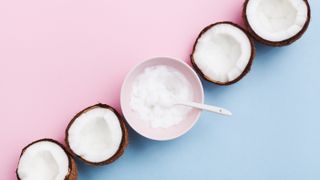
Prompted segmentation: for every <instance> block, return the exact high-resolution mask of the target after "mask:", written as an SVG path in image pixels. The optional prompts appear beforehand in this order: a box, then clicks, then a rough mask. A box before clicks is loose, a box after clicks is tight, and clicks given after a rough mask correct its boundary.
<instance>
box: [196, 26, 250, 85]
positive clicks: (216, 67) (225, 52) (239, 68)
mask: <svg viewBox="0 0 320 180" xmlns="http://www.w3.org/2000/svg"><path fill="white" fill-rule="evenodd" d="M251 53H252V47H251V43H250V40H249V38H248V36H247V35H246V34H245V32H243V31H242V30H241V29H240V28H238V27H236V26H234V25H232V24H228V23H222V24H216V25H214V26H212V27H211V28H210V29H208V30H207V31H206V32H204V33H203V34H202V35H201V37H199V38H198V41H197V44H196V46H195V50H194V53H193V61H194V63H195V64H196V65H197V67H198V68H199V69H200V71H201V72H202V73H203V74H204V75H205V76H206V77H207V78H208V79H210V80H212V81H215V82H220V83H227V82H231V81H233V80H235V79H237V78H238V77H239V76H240V75H241V74H242V73H243V71H244V70H245V68H246V67H247V65H248V63H249V61H250V58H251Z"/></svg>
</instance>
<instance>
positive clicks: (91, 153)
mask: <svg viewBox="0 0 320 180" xmlns="http://www.w3.org/2000/svg"><path fill="white" fill-rule="evenodd" d="M121 140H122V130H121V125H120V122H119V119H118V117H117V116H116V114H115V113H114V112H113V111H112V110H110V109H107V108H101V107H96V108H94V109H90V110H89V111H86V112H84V113H82V114H81V115H80V116H79V117H78V118H76V119H75V121H74V122H73V123H72V125H71V126H70V128H69V130H68V142H69V146H70V148H71V149H72V151H73V152H74V153H75V154H77V155H78V156H80V157H81V158H82V159H84V160H86V161H88V162H92V163H99V162H103V161H105V160H108V159H109V158H111V157H112V156H113V155H114V154H116V152H117V151H118V149H119V148H120V144H121Z"/></svg>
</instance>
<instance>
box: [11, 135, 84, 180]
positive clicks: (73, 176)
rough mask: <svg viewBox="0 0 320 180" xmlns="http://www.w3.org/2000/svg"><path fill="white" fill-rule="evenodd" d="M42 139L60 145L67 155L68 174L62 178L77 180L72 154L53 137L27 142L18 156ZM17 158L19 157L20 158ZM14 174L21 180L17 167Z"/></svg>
mask: <svg viewBox="0 0 320 180" xmlns="http://www.w3.org/2000/svg"><path fill="white" fill-rule="evenodd" d="M42 141H49V142H52V143H55V144H57V145H58V146H60V147H61V148H62V149H63V150H64V152H65V153H66V154H67V156H68V160H69V171H68V174H67V175H66V177H65V178H64V180H77V179H78V170H77V165H76V163H75V161H74V159H73V158H72V156H71V155H70V154H69V152H68V151H67V150H66V148H65V147H64V146H63V145H62V144H61V143H59V142H58V141H56V140H53V139H47V138H45V139H40V140H37V141H34V142H32V143H30V144H28V145H27V146H26V147H24V148H23V149H22V152H21V155H20V158H21V157H22V155H23V154H24V152H25V151H26V150H27V149H28V148H29V147H30V146H31V145H33V144H36V143H38V142H42ZM20 158H19V159H20ZM16 175H17V179H18V180H21V178H20V177H19V174H18V168H17V169H16Z"/></svg>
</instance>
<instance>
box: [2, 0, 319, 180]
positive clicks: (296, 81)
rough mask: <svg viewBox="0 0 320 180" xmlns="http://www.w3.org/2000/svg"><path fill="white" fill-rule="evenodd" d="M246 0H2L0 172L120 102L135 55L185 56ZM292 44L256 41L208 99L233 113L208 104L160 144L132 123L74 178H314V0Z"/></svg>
mask: <svg viewBox="0 0 320 180" xmlns="http://www.w3.org/2000/svg"><path fill="white" fill-rule="evenodd" d="M242 3H243V0H223V1H221V0H175V1H172V0H162V1H149V0H136V1H130V0H117V1H111V0H96V1H89V0H55V1H48V0H28V1H24V0H10V1H6V0H1V1H0V26H1V27H0V92H1V93H0V114H1V118H0V121H1V126H0V142H1V145H0V152H1V153H0V159H1V163H0V179H3V180H9V179H15V169H16V165H17V162H18V158H19V154H20V151H21V149H22V148H23V147H24V146H25V145H27V144H28V143H30V142H31V141H34V140H37V139H39V138H44V137H49V138H54V139H57V140H59V141H60V142H63V139H64V130H65V128H66V125H67V124H68V122H69V120H70V119H71V118H72V117H73V115H75V113H77V112H78V111H80V110H81V109H83V108H85V107H86V106H89V105H92V104H95V103H98V102H102V103H107V104H110V105H112V106H115V107H116V108H117V109H118V110H120V108H119V94H120V86H121V83H122V81H123V79H124V77H125V75H126V73H127V72H128V71H129V70H130V68H132V67H133V65H135V64H137V63H139V62H141V61H143V60H144V59H147V58H150V57H153V56H162V55H164V56H173V57H176V58H180V59H182V60H185V61H189V55H190V52H191V48H192V45H193V42H194V40H195V38H196V36H197V35H198V33H199V32H200V30H201V29H202V28H203V27H205V26H206V25H208V24H211V23H214V22H217V21H221V20H230V21H234V22H238V23H242V22H241V8H242ZM310 4H311V8H312V10H313V11H312V21H311V24H310V28H309V30H308V31H307V32H306V34H305V35H304V36H303V38H302V39H301V40H299V41H298V42H296V43H295V44H293V45H291V46H289V47H283V48H270V47H266V46H263V45H257V57H256V60H255V62H254V65H253V68H252V70H251V72H250V73H249V74H248V75H247V76H246V77H245V78H244V79H243V80H242V81H240V82H239V83H237V84H235V85H232V86H228V87H218V86H215V85H212V84H210V83H207V82H205V81H203V85H204V88H205V95H206V98H205V101H206V102H207V103H210V104H216V105H220V106H223V107H226V108H229V109H231V110H232V112H233V114H234V115H233V116H232V117H230V118H226V117H220V116H218V115H215V114H210V113H203V114H202V116H201V119H200V120H199V121H198V123H197V124H196V125H195V127H194V128H193V129H192V130H191V131H190V132H188V133H187V134H186V135H184V136H182V137H181V138H179V139H176V140H174V141H168V142H156V141H151V140H148V139H146V138H143V137H141V136H140V135H138V134H137V133H135V132H134V131H133V130H132V129H130V130H129V136H130V143H129V147H128V149H127V151H126V152H125V154H124V156H123V157H122V158H120V159H119V160H118V161H116V162H115V163H113V164H111V165H109V166H104V167H99V168H93V167H89V166H87V165H84V164H82V163H80V162H78V165H79V179H80V180H88V179H90V180H94V179H97V180H102V179H122V180H123V179H154V180H157V179H162V180H163V179H216V180H270V179H273V180H301V179H303V180H318V179H320V115H319V107H320V105H319V102H320V71H319V66H320V55H319V48H320V47H319V42H320V25H319V22H320V2H319V1H318V0H310Z"/></svg>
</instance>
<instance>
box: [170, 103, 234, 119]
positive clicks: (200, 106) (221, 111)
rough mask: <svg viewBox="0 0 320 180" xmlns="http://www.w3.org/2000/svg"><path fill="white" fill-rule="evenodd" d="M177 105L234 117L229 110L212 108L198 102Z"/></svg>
mask: <svg viewBox="0 0 320 180" xmlns="http://www.w3.org/2000/svg"><path fill="white" fill-rule="evenodd" d="M176 104H178V105H183V106H189V107H193V108H196V109H200V110H206V111H210V112H214V113H217V114H221V115H225V116H231V115H232V113H231V112H230V111H229V110H227V109H224V108H221V107H217V106H211V105H207V104H201V103H196V102H176Z"/></svg>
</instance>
